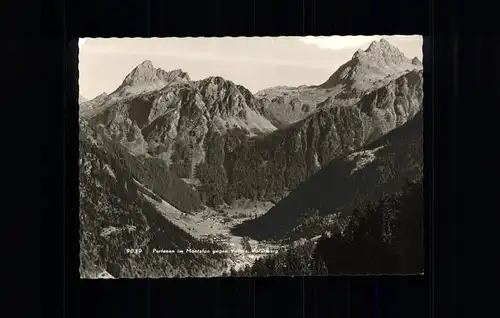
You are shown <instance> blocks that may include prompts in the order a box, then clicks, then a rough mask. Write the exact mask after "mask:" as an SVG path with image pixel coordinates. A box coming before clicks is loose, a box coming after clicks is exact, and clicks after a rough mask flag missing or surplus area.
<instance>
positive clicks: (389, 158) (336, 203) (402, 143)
mask: <svg viewBox="0 0 500 318" xmlns="http://www.w3.org/2000/svg"><path fill="white" fill-rule="evenodd" d="M422 133H423V119H422V113H421V112H420V113H419V114H418V115H417V116H416V117H415V118H414V119H412V120H410V121H409V122H408V123H406V124H404V125H403V126H401V127H399V128H397V129H395V130H393V131H391V132H390V133H388V134H387V135H386V136H384V137H382V138H380V139H378V140H376V141H375V142H372V143H371V144H369V145H367V146H366V147H363V148H361V149H359V150H356V151H355V152H352V153H351V154H349V155H346V156H342V157H341V158H338V159H336V160H334V161H332V162H330V164H329V165H328V166H326V167H325V168H323V169H322V170H321V171H319V172H318V173H317V174H315V175H314V176H312V177H311V178H309V179H308V180H306V181H305V182H303V183H302V184H300V185H299V186H298V187H297V188H296V189H295V190H294V191H292V192H291V193H290V194H289V195H288V196H287V197H286V198H284V199H283V200H281V201H280V202H278V204H276V206H274V207H273V208H272V209H271V210H270V211H269V212H268V213H266V214H265V215H264V216H262V217H260V218H257V219H255V220H250V221H247V222H245V223H243V224H241V225H240V226H239V227H236V228H235V229H234V233H235V234H237V235H244V236H250V237H252V238H255V239H271V238H272V239H284V238H299V237H311V236H314V235H316V234H321V233H317V231H319V230H321V228H315V226H312V227H310V228H305V227H304V223H307V222H306V221H311V220H310V219H309V218H311V217H317V218H318V221H317V222H312V223H313V225H314V224H315V223H321V222H322V221H323V220H322V216H327V215H334V214H336V213H340V214H342V215H343V216H344V217H345V216H346V215H348V214H349V213H350V212H351V211H352V209H353V208H355V207H357V206H360V205H362V204H363V202H365V201H368V200H377V199H378V198H380V197H381V196H382V195H383V194H384V193H392V192H394V191H398V190H399V189H401V187H402V186H403V185H404V184H405V182H406V180H413V179H415V178H417V177H419V176H420V175H421V174H422V171H423V146H422V139H423V134H422Z"/></svg>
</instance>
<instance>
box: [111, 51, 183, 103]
mask: <svg viewBox="0 0 500 318" xmlns="http://www.w3.org/2000/svg"><path fill="white" fill-rule="evenodd" d="M189 80H190V79H189V75H188V74H187V73H185V72H183V71H182V70H180V69H176V70H173V71H170V72H167V71H164V70H162V69H160V68H155V67H154V66H153V63H152V62H151V61H149V60H146V61H144V62H142V63H141V64H139V65H138V66H136V67H135V68H134V69H133V70H132V71H131V72H130V73H129V74H128V75H127V77H125V79H124V80H123V82H122V84H121V85H120V87H118V88H117V89H116V90H115V91H114V92H113V93H112V94H111V95H113V96H120V97H125V96H131V95H135V94H139V93H144V92H148V91H153V90H157V89H159V88H162V87H164V86H165V85H167V84H169V83H171V82H174V81H177V82H188V81H189Z"/></svg>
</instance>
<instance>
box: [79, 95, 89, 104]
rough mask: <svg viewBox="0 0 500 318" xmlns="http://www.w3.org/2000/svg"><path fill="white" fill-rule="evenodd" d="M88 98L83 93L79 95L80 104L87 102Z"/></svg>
mask: <svg viewBox="0 0 500 318" xmlns="http://www.w3.org/2000/svg"><path fill="white" fill-rule="evenodd" d="M87 100H88V99H86V98H85V97H83V96H82V95H78V104H81V103H84V102H86V101H87Z"/></svg>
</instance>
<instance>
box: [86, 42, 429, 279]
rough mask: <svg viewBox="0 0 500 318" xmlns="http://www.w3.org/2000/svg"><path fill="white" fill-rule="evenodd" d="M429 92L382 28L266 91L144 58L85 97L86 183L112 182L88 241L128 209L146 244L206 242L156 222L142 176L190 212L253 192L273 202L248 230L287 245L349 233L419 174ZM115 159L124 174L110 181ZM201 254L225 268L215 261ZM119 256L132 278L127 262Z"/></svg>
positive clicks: (241, 229) (236, 231)
mask: <svg viewBox="0 0 500 318" xmlns="http://www.w3.org/2000/svg"><path fill="white" fill-rule="evenodd" d="M422 102H423V65H422V63H421V61H419V60H418V59H417V58H413V59H408V58H407V57H405V56H404V55H403V54H402V53H401V52H400V51H399V50H398V49H397V48H395V47H394V46H392V45H390V44H389V43H388V42H387V41H386V40H385V39H382V40H380V41H376V42H373V43H372V44H371V45H370V46H369V47H368V49H366V50H365V51H362V50H358V51H357V52H356V53H355V54H354V55H353V56H352V58H351V60H349V61H347V62H346V63H345V64H344V65H342V66H340V67H339V68H338V69H337V70H336V71H335V72H333V74H332V75H331V76H330V77H329V78H328V79H327V80H326V81H325V82H324V83H322V84H319V85H317V86H299V87H283V86H280V87H273V88H269V89H266V90H262V91H260V92H258V93H256V94H252V93H251V92H250V91H249V90H248V89H246V88H245V87H243V86H242V85H238V84H236V83H233V82H232V81H230V80H227V79H224V78H221V77H217V76H215V77H209V78H205V79H202V80H197V81H193V80H191V79H190V77H189V75H188V74H187V73H185V72H184V71H182V70H180V69H177V70H173V71H164V70H162V69H158V68H155V67H154V66H153V64H152V62H151V61H149V60H147V61H144V62H143V63H141V64H139V65H138V66H136V67H135V68H134V69H133V70H132V71H131V72H130V73H129V74H128V75H127V76H126V77H125V79H124V80H123V82H122V84H121V85H120V86H119V87H118V88H117V89H116V90H115V91H113V92H112V93H110V94H106V93H103V94H101V95H99V96H97V97H96V98H94V99H92V100H89V101H87V100H85V99H83V98H82V97H81V96H80V100H79V104H80V117H81V118H80V126H81V140H80V144H81V148H82V147H83V149H84V150H81V159H80V160H81V165H80V168H81V171H80V174H81V180H82V179H83V180H86V181H81V183H80V188H81V192H82V191H84V193H87V194H88V193H93V192H95V191H96V190H95V189H98V188H99V189H102V190H99V191H97V192H95V194H92V195H93V196H94V195H95V196H99V197H100V198H101V199H95V200H94V199H92V198H93V197H86V198H84V199H83V201H84V202H86V203H85V205H82V206H81V217H82V218H84V219H82V222H86V223H85V226H84V228H85V229H86V231H88V232H89V233H94V234H92V235H94V236H92V239H90V238H89V239H88V240H87V241H85V242H86V243H82V244H84V245H82V248H85V249H87V250H88V249H92V248H97V247H96V246H97V245H99V244H101V245H102V244H104V245H106V244H108V243H102V242H101V241H99V240H102V239H101V238H98V237H97V236H95V235H97V234H95V233H97V232H98V231H102V227H103V226H104V225H103V224H104V223H105V224H106V226H105V227H106V228H110V227H112V228H120V229H121V230H120V231H124V230H123V226H121V227H120V226H118V225H117V224H118V223H120V222H122V221H123V220H128V217H127V215H134V218H135V217H138V218H139V219H141V220H146V223H145V224H143V225H141V226H142V227H137V226H136V229H137V231H144V234H141V235H145V239H144V241H143V243H141V244H143V245H141V246H145V245H144V244H146V245H147V244H148V243H147V242H151V240H153V241H154V240H156V239H155V235H159V236H158V237H163V235H167V236H168V235H169V234H168V233H170V232H176V231H177V232H178V233H179V234H178V236H177V234H175V235H173V236H169V237H170V239H167V238H166V237H165V239H166V240H169V242H171V244H173V246H178V244H181V245H182V244H187V245H193V244H194V245H196V244H198V245H199V244H204V243H202V242H199V241H197V240H196V239H194V238H190V236H189V234H187V233H184V232H182V230H180V229H179V230H174V229H173V228H172V227H175V225H173V224H171V223H168V222H167V223H165V225H159V224H160V223H157V222H159V221H151V222H153V223H151V224H149V225H148V221H147V219H148V218H151V217H153V216H152V215H153V214H154V212H153V210H154V209H153V210H151V209H150V208H149V207H147V208H142V209H143V210H142V212H141V208H140V207H141V206H142V205H144V204H146V203H144V202H145V201H144V202H143V200H142V199H140V200H139V201H137V200H138V199H136V195H135V194H134V193H136V192H137V191H139V190H138V189H139V188H140V187H139V188H134V187H136V184H140V185H143V186H145V187H147V188H148V189H149V190H148V191H151V192H152V193H154V196H157V197H158V199H159V200H164V201H165V202H168V203H169V204H171V205H172V206H174V207H175V208H176V209H178V210H180V211H183V212H185V213H192V214H197V213H201V211H205V210H204V209H206V208H209V209H213V210H218V209H220V208H221V207H228V206H231V204H233V203H234V202H237V201H238V200H244V199H245V200H254V201H258V202H264V201H265V202H273V203H274V204H275V206H274V207H273V208H271V209H270V210H269V211H268V212H267V213H266V214H264V215H262V216H260V217H257V218H255V219H252V220H246V221H245V222H243V223H241V224H239V225H237V226H235V227H234V228H233V230H232V234H233V235H235V236H237V237H249V238H250V239H254V240H257V241H268V240H270V241H276V242H277V241H279V242H281V243H284V242H285V243H286V244H288V243H290V242H293V241H294V240H297V239H299V238H312V237H314V236H316V235H318V234H321V233H324V231H326V230H328V231H332V230H333V231H334V230H335V229H336V230H339V231H340V229H341V228H342V223H343V222H344V223H345V222H347V221H346V220H347V219H348V217H349V215H350V212H351V211H352V210H353V209H354V208H356V207H358V206H361V205H363V204H364V203H365V202H366V201H369V200H377V198H379V197H381V196H382V195H383V194H384V193H393V192H395V191H398V190H399V189H400V188H401V187H403V185H404V184H405V182H407V180H413V179H416V178H417V179H418V176H420V175H421V174H422V169H423V153H422V152H423V151H422V136H423V135H422V127H423V122H422V120H423V119H422V112H423V109H422ZM109 169H111V171H114V172H113V174H114V175H116V173H121V174H122V175H123V177H122V178H123V179H122V180H121V181H120V182H118V183H116V181H112V180H116V178H111V179H110V177H109V176H106V174H108V175H109V174H110V173H109V171H110V170H109ZM117 171H121V172H117ZM82 174H84V175H82ZM82 182H83V183H82ZM103 182H104V183H103ZM82 189H83V190H82ZM130 193H132V194H130ZM130 195H132V199H129V196H130ZM98 202H108V203H106V204H105V205H106V206H108V208H109V209H111V207H112V206H113V204H118V202H121V203H119V206H120V208H117V209H116V211H115V212H110V210H109V209H104V210H102V209H103V206H102V203H98ZM113 202H115V203H113ZM238 202H239V201H238ZM108 210H109V211H108ZM96 211H101V212H96ZM147 211H150V212H151V213H152V214H151V215H146V214H145V213H149V212H147ZM109 213H111V214H112V215H113V216H109V218H111V219H106V218H107V217H108V216H107V215H108V214H109ZM99 215H103V217H100V216H99ZM140 215H143V216H140ZM85 218H93V219H92V220H90V219H85ZM96 218H97V219H96ZM84 220H86V221H84ZM118 220H122V221H118ZM89 222H90V223H89ZM103 222H104V223H103ZM123 222H125V223H127V222H126V221H123ZM134 222H135V221H134ZM141 222H142V221H141ZM161 222H163V221H161ZM139 223H140V222H139ZM113 224H114V225H113ZM141 224H142V223H141ZM98 229H100V230H98ZM114 231H115V230H114ZM151 231H153V232H151ZM155 231H157V232H158V233H157V234H155V233H156V232H155ZM179 231H181V232H182V233H181V232H179ZM115 232H116V231H115ZM115 232H113V233H115ZM120 233H121V232H120ZM147 233H149V234H147ZM82 235H83V234H82ZM89 235H90V234H89ZM146 237H147V238H146ZM181 238H182V239H181ZM178 239H181V240H183V242H184V243H177V242H178V241H177V240H178ZM89 240H90V241H89ZM105 241H106V240H105ZM99 242H101V243H99ZM113 242H115V241H113ZM186 242H187V243H186ZM85 244H86V245H85ZM96 244H97V245H96ZM109 244H111V243H109ZM109 244H108V245H109ZM131 244H132V243H131ZM133 244H136V245H137V244H139V243H138V242H136V241H134V243H133ZM169 244H170V243H169ZM116 253H118V252H116ZM120 255H121V254H120ZM87 256H88V255H87ZM87 256H86V257H87ZM88 257H89V260H88V261H87V263H86V264H87V265H85V266H86V268H91V267H93V268H97V269H96V270H95V271H98V270H100V271H102V270H104V269H105V268H106V266H107V265H106V264H104V263H99V262H102V259H103V257H100V258H99V259H100V260H101V261H99V262H98V261H96V260H94V261H91V260H90V258H91V256H88ZM117 257H118V256H117ZM122 257H123V255H121V256H119V257H118V258H119V259H122ZM178 261H179V262H181V260H178ZM182 262H183V261H182ZM196 262H198V264H201V265H199V267H200V268H210V269H211V270H215V269H214V268H215V267H214V266H215V265H214V263H213V262H211V261H209V260H207V259H206V258H203V257H201V258H198V259H197V260H196ZM141 264H142V263H141ZM179 264H180V263H179ZM82 266H83V265H82ZM117 266H118V267H119V268H121V269H120V270H119V271H118V272H120V271H121V272H123V271H125V272H126V273H127V274H126V275H125V276H130V275H132V276H133V274H130V273H131V271H133V269H132V268H130V267H128V266H129V265H125V264H119V265H117ZM162 266H163V265H162ZM179 266H181V267H182V268H187V266H188V265H187V263H186V264H184V265H179ZM207 266H208V267H207ZM108 267H109V266H108ZM140 267H141V268H144V271H146V272H147V271H148V270H152V269H151V268H150V267H148V266H146V265H140ZM111 271H115V273H116V271H117V270H116V268H115V270H113V269H111ZM108 272H109V270H108ZM146 272H144V273H146ZM184 273H187V272H184ZM136 274H137V273H136ZM150 274H151V273H149V274H147V273H146V274H145V275H150ZM163 274H165V272H163ZM89 275H90V274H89ZM112 275H113V274H112ZM134 275H135V274H134ZM137 275H138V274H137ZM155 275H156V274H155ZM158 275H159V274H158ZM165 275H166V274H165ZM118 276H123V275H122V274H119V275H118Z"/></svg>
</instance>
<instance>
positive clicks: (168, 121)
mask: <svg viewBox="0 0 500 318" xmlns="http://www.w3.org/2000/svg"><path fill="white" fill-rule="evenodd" d="M109 96H110V98H109V99H107V100H106V101H104V103H102V104H101V105H100V106H99V107H98V108H97V109H96V108H94V111H92V112H87V113H85V115H86V117H87V118H88V119H89V122H91V123H92V124H93V125H102V126H104V127H105V130H106V132H107V134H109V135H110V136H111V138H113V139H114V140H118V141H120V143H122V144H123V145H125V146H126V147H127V148H129V150H131V151H132V153H134V154H148V155H151V156H154V157H158V158H160V159H163V160H165V161H166V162H167V163H168V165H169V166H171V167H173V168H175V169H178V170H179V175H180V176H181V177H183V178H192V177H194V173H195V168H196V166H197V165H198V164H200V163H201V162H202V161H203V160H204V159H205V155H206V154H205V153H206V148H207V145H206V143H207V140H208V138H207V134H209V133H210V134H213V133H218V134H222V135H223V134H225V133H226V132H227V131H228V130H231V129H240V130H243V131H245V132H246V134H248V135H254V134H263V133H267V132H270V131H274V130H275V129H276V127H275V126H274V125H273V124H272V123H271V122H270V121H269V120H268V119H267V118H265V117H264V112H263V110H262V106H261V104H259V103H258V101H257V100H256V99H255V98H254V97H253V95H252V94H251V93H250V92H249V91H248V90H247V89H246V88H244V87H243V86H238V85H236V84H234V83H233V82H231V81H227V80H225V79H223V78H221V77H209V78H207V79H204V80H200V81H195V82H193V81H190V80H189V76H188V75H187V74H185V73H183V72H182V71H180V70H174V71H171V72H165V71H163V70H161V69H155V68H154V67H153V66H152V64H151V63H150V62H149V61H145V62H143V63H141V64H140V65H139V66H137V67H136V68H135V69H134V70H133V71H132V72H131V73H130V74H129V75H127V77H126V78H125V80H124V81H123V83H122V85H121V86H120V87H119V88H118V89H117V90H116V91H115V92H113V93H112V94H110V95H109Z"/></svg>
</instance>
